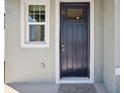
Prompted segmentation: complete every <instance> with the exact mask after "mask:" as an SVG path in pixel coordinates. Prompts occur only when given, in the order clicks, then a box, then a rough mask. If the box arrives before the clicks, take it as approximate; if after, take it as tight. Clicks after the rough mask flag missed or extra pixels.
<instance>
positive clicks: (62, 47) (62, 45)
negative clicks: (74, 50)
mask: <svg viewBox="0 0 124 93" xmlns="http://www.w3.org/2000/svg"><path fill="white" fill-rule="evenodd" d="M64 47H65V45H64V42H61V50H62V51H65V49H64Z"/></svg>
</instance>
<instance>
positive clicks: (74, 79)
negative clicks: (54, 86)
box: [58, 77, 93, 84]
mask: <svg viewBox="0 0 124 93" xmlns="http://www.w3.org/2000/svg"><path fill="white" fill-rule="evenodd" d="M58 83H66V84H70V83H71V84H77V83H93V82H92V80H91V79H90V78H88V77H64V78H61V79H60V80H59V81H58Z"/></svg>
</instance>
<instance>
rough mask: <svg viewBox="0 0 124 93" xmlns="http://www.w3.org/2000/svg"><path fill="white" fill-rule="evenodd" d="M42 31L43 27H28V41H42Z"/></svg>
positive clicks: (43, 37)
mask: <svg viewBox="0 0 124 93" xmlns="http://www.w3.org/2000/svg"><path fill="white" fill-rule="evenodd" d="M44 31H45V26H44V25H30V37H29V38H30V41H44V40H45V35H44Z"/></svg>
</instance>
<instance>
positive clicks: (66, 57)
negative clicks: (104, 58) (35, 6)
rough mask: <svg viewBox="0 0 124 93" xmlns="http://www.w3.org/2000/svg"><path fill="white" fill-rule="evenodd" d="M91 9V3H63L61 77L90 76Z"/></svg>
mask: <svg viewBox="0 0 124 93" xmlns="http://www.w3.org/2000/svg"><path fill="white" fill-rule="evenodd" d="M89 11H90V10H89V3H76V4H74V3H61V13H60V15H61V20H60V22H61V23H60V24H61V29H60V30H61V31H60V32H61V33H60V76H61V77H89V46H90V45H89V42H90V41H89V40H90V39H89V36H90V35H89V28H88V27H89ZM76 13H77V14H76Z"/></svg>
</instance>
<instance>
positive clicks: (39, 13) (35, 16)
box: [28, 5, 45, 22]
mask: <svg viewBox="0 0 124 93" xmlns="http://www.w3.org/2000/svg"><path fill="white" fill-rule="evenodd" d="M28 19H29V22H44V21H45V5H29V18H28Z"/></svg>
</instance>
